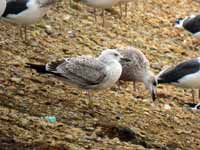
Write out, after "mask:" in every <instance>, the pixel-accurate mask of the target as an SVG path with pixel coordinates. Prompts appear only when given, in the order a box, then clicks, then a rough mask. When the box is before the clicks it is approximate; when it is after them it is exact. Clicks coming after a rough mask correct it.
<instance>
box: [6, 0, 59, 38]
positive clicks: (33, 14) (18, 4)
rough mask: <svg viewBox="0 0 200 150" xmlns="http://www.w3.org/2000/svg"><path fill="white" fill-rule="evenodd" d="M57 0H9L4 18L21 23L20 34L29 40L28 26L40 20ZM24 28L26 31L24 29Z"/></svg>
mask: <svg viewBox="0 0 200 150" xmlns="http://www.w3.org/2000/svg"><path fill="white" fill-rule="evenodd" d="M55 2H56V0H7V6H6V9H5V11H4V13H3V15H2V18H3V20H5V21H8V22H10V23H14V24H17V25H21V27H23V28H20V35H21V37H22V38H23V32H24V39H25V40H27V26H28V25H31V24H34V23H36V22H37V21H39V20H40V19H41V18H42V17H43V16H44V15H45V14H46V13H47V11H48V10H49V8H50V6H52V4H54V3H55ZM23 29H24V31H23Z"/></svg>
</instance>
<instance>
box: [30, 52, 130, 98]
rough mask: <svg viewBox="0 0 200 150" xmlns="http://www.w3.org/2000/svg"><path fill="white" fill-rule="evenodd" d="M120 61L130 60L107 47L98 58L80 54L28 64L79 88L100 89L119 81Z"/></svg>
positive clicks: (40, 71)
mask: <svg viewBox="0 0 200 150" xmlns="http://www.w3.org/2000/svg"><path fill="white" fill-rule="evenodd" d="M120 61H128V60H127V59H126V58H123V57H122V56H121V54H120V53H119V52H118V51H116V50H114V49H107V50H104V51H103V52H102V53H101V55H100V56H99V57H96V58H95V57H92V56H78V57H71V58H65V59H63V60H58V61H54V62H51V63H48V64H46V65H37V64H30V63H29V64H27V65H28V67H30V68H32V69H35V70H36V71H37V72H38V73H48V74H54V75H55V77H59V78H61V79H63V80H65V81H67V82H68V83H70V84H72V85H76V86H78V87H79V88H82V89H86V90H100V89H105V88H109V87H111V86H113V85H114V84H115V82H117V81H118V79H119V77H120V75H121V72H122V66H121V64H120ZM88 94H89V93H88ZM89 96H90V95H89ZM90 98H91V97H89V99H90Z"/></svg>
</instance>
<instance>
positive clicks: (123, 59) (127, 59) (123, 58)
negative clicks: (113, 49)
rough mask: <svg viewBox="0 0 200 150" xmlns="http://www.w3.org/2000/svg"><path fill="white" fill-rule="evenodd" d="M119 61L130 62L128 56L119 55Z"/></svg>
mask: <svg viewBox="0 0 200 150" xmlns="http://www.w3.org/2000/svg"><path fill="white" fill-rule="evenodd" d="M120 62H131V60H130V59H129V58H126V57H121V58H120Z"/></svg>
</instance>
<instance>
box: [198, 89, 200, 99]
mask: <svg viewBox="0 0 200 150" xmlns="http://www.w3.org/2000/svg"><path fill="white" fill-rule="evenodd" d="M198 92H199V94H198V96H199V97H198V100H199V99H200V89H198Z"/></svg>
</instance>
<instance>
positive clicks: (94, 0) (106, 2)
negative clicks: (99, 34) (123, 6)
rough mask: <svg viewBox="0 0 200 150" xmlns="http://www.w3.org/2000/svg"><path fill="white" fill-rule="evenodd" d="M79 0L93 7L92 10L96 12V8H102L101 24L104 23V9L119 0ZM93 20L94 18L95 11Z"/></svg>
mask: <svg viewBox="0 0 200 150" xmlns="http://www.w3.org/2000/svg"><path fill="white" fill-rule="evenodd" d="M81 2H83V3H85V4H86V5H88V6H91V7H93V8H94V11H95V12H96V8H101V9H102V18H103V25H104V22H105V21H104V11H105V9H110V8H112V7H113V6H114V5H116V4H118V3H119V2H120V0H81ZM94 15H95V20H96V13H94Z"/></svg>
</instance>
